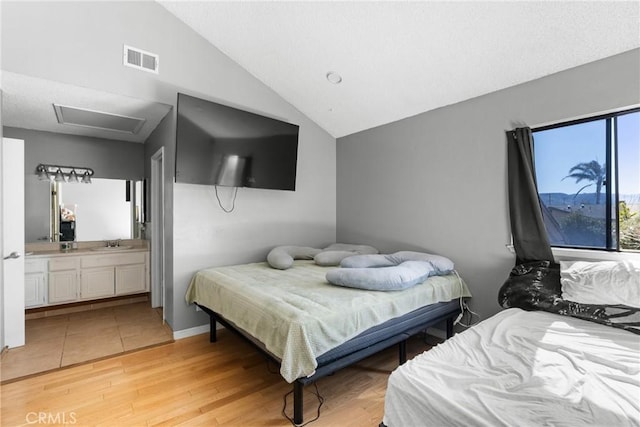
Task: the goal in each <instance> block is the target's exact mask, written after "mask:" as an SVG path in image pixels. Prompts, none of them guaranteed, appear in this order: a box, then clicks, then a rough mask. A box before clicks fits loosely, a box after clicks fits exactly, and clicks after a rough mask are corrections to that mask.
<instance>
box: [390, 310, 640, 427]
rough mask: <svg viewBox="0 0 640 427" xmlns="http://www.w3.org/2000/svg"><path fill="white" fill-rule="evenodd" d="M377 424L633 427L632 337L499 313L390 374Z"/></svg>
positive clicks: (639, 347) (636, 363)
mask: <svg viewBox="0 0 640 427" xmlns="http://www.w3.org/2000/svg"><path fill="white" fill-rule="evenodd" d="M383 421H384V424H385V425H386V426H388V427H400V426H401V427H411V426H451V425H456V426H587V425H588V426H594V425H595V426H607V427H614V426H628V425H632V426H637V425H640V336H638V335H637V334H634V333H631V332H628V331H625V330H622V329H617V328H612V327H609V326H604V325H600V324H597V323H593V322H588V321H584V320H580V319H575V318H572V317H568V316H559V315H556V314H551V313H546V312H541V311H537V312H527V311H523V310H520V309H517V308H512V309H508V310H505V311H502V312H500V313H498V314H496V315H495V316H493V317H491V318H489V319H487V320H485V321H483V322H481V323H480V324H478V325H476V326H474V327H472V328H471V329H469V330H467V331H465V332H463V333H461V334H458V335H455V336H454V337H453V338H451V339H449V340H448V341H447V342H445V343H444V344H440V345H438V346H436V347H435V348H433V349H431V350H429V351H427V352H424V353H422V354H420V355H418V356H417V357H415V358H414V359H412V360H410V361H408V362H407V363H406V364H404V365H402V366H401V367H399V368H397V369H396V370H395V371H394V372H393V373H392V374H391V376H390V378H389V383H388V385H387V393H386V397H385V414H384V420H383Z"/></svg>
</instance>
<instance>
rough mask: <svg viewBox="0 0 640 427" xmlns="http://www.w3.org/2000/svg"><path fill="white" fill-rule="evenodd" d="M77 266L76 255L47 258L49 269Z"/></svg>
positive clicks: (65, 268)
mask: <svg viewBox="0 0 640 427" xmlns="http://www.w3.org/2000/svg"><path fill="white" fill-rule="evenodd" d="M76 268H78V258H77V257H69V258H67V257H64V256H63V257H58V258H51V259H50V260H49V271H61V270H75V269H76Z"/></svg>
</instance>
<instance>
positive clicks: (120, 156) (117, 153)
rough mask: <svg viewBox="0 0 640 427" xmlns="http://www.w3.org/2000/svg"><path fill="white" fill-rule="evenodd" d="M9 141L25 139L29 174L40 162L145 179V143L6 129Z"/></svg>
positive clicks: (114, 176) (103, 175) (108, 175)
mask: <svg viewBox="0 0 640 427" xmlns="http://www.w3.org/2000/svg"><path fill="white" fill-rule="evenodd" d="M4 135H5V136H6V137H7V138H17V139H23V140H24V167H25V174H26V175H33V174H34V173H35V170H36V167H37V166H38V164H40V163H49V164H56V165H62V166H79V167H89V168H91V169H93V170H94V172H95V175H94V177H95V178H111V179H131V180H140V179H142V178H144V144H138V143H134V142H124V141H115V140H110V139H102V138H90V137H85V136H78V135H67V134H62V133H53V132H42V131H37V130H29V129H20V128H12V127H6V126H5V127H4Z"/></svg>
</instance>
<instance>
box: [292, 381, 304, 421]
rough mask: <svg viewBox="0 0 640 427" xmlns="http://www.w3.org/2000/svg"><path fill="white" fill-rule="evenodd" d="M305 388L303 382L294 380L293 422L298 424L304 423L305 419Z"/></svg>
mask: <svg viewBox="0 0 640 427" xmlns="http://www.w3.org/2000/svg"><path fill="white" fill-rule="evenodd" d="M303 388H304V384H302V383H301V382H298V381H294V382H293V422H294V423H296V424H302V420H303V414H302V412H303V401H302V399H303Z"/></svg>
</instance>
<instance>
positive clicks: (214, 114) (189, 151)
mask: <svg viewBox="0 0 640 427" xmlns="http://www.w3.org/2000/svg"><path fill="white" fill-rule="evenodd" d="M177 115H178V121H177V125H176V182H182V183H189V184H205V185H222V186H231V187H252V188H266V189H272V190H295V188H296V166H297V159H298V129H299V127H298V126H297V125H294V124H291V123H286V122H283V121H281V120H276V119H272V118H269V117H265V116H262V115H259V114H255V113H250V112H248V111H243V110H239V109H237V108H233V107H229V106H227V105H222V104H218V103H215V102H211V101H205V100H203V99H198V98H194V97H192V96H189V95H185V94H182V93H179V94H178V108H177Z"/></svg>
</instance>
